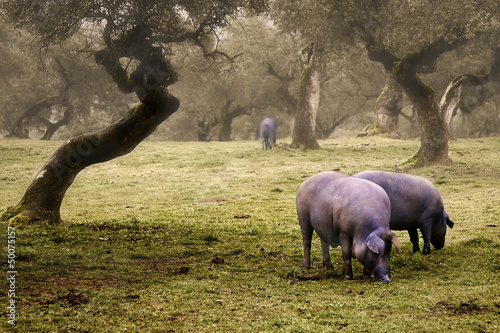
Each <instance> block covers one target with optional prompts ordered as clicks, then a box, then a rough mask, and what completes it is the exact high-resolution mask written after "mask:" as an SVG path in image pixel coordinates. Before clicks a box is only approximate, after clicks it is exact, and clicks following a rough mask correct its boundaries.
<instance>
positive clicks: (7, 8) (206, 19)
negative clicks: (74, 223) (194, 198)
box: [0, 0, 266, 223]
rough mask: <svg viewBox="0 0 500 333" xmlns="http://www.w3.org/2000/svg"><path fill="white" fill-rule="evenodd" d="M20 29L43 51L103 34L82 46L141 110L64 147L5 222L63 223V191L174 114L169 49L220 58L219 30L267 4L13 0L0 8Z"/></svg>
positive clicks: (253, 0)
mask: <svg viewBox="0 0 500 333" xmlns="http://www.w3.org/2000/svg"><path fill="white" fill-rule="evenodd" d="M0 6H1V7H0V14H1V15H5V16H6V17H7V18H8V19H9V20H10V21H11V22H13V23H14V24H15V25H16V26H17V27H19V28H23V29H26V30H28V31H30V32H31V33H32V34H33V35H34V36H35V37H36V41H37V42H38V43H39V44H40V51H41V52H42V53H43V51H44V50H46V49H47V48H49V47H50V46H51V45H53V44H56V43H60V42H64V41H65V40H66V39H68V38H69V37H71V36H72V35H75V34H79V33H81V32H82V31H83V30H88V29H90V28H98V32H97V33H95V34H94V35H92V36H91V38H88V39H87V41H88V43H85V44H84V45H81V48H80V51H82V52H92V54H93V56H94V59H95V61H96V63H97V64H98V65H100V66H103V67H104V69H105V70H106V71H107V73H108V74H109V75H110V76H111V78H112V79H113V80H114V82H115V83H116V85H117V86H118V88H119V89H120V90H121V91H122V92H123V93H126V94H131V93H135V94H136V96H137V98H138V103H136V104H134V105H133V106H132V107H131V108H130V109H129V110H128V112H126V113H125V115H124V116H123V117H122V118H121V119H119V120H118V121H117V122H115V123H113V124H111V125H110V126H108V127H106V128H104V129H102V130H100V131H97V132H94V133H87V134H83V135H81V136H78V137H75V138H72V139H70V140H67V141H66V142H65V143H64V144H63V145H62V146H60V147H59V148H58V149H57V150H56V151H55V152H54V153H53V154H52V156H51V157H50V158H49V159H48V160H47V162H46V163H45V165H44V166H43V167H42V169H41V170H40V172H39V173H38V175H37V176H36V177H35V179H34V180H33V181H32V183H31V184H30V185H29V187H28V189H27V190H26V192H25V193H24V196H23V197H22V199H21V200H20V202H19V203H18V204H17V205H16V206H14V207H12V208H9V209H8V210H7V211H6V212H5V213H4V214H3V216H2V220H10V219H13V218H15V219H18V220H21V221H22V220H30V221H45V222H49V223H59V222H60V221H61V217H60V206H61V202H62V200H63V197H64V195H65V193H66V190H67V189H68V188H69V187H70V186H71V184H72V182H73V181H74V179H75V177H76V176H77V174H78V173H79V172H80V171H82V170H83V169H85V168H86V167H88V166H90V165H92V164H95V163H101V162H105V161H109V160H111V159H113V158H116V157H119V156H122V155H124V154H127V153H129V152H130V151H132V150H133V149H134V148H135V147H136V146H137V145H138V144H139V143H140V142H142V141H143V140H144V139H145V138H146V137H148V136H149V135H150V134H151V133H152V132H153V131H154V130H155V129H156V127H157V126H158V125H159V124H161V123H162V122H163V121H164V120H165V119H167V118H168V117H169V116H170V115H172V114H173V113H174V112H176V111H177V109H178V108H179V100H178V99H177V98H176V97H174V96H172V95H171V94H170V93H169V91H168V86H169V85H171V84H173V83H174V82H175V81H176V80H177V75H176V72H175V71H174V68H173V66H172V64H171V63H170V62H169V61H168V60H167V59H166V52H165V50H166V49H167V46H168V45H169V44H170V43H181V42H188V41H191V42H193V43H194V44H196V45H197V46H199V47H200V48H201V49H202V50H203V51H204V53H205V55H206V56H217V55H220V54H221V52H219V51H218V50H217V48H216V46H217V39H218V35H217V32H218V31H219V29H220V28H221V27H223V26H225V25H226V24H227V19H228V17H229V16H231V15H235V14H236V13H238V12H239V11H243V10H249V11H251V12H259V11H262V10H264V9H265V6H266V3H265V0H233V1H223V0H200V1H177V0H171V1H170V0H165V1H154V0H128V1H124V0H107V1H102V0H89V1H83V2H81V1H49V0H46V1H44V0H37V1H31V0H21V1H19V0H9V1H4V2H3V3H2V4H1V5H0Z"/></svg>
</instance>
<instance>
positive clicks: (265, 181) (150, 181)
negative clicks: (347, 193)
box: [0, 138, 500, 332]
mask: <svg viewBox="0 0 500 333" xmlns="http://www.w3.org/2000/svg"><path fill="white" fill-rule="evenodd" d="M60 144H61V143H60V142H40V141H22V140H10V139H2V140H0V181H1V190H0V191H1V192H0V193H1V197H0V214H1V213H3V212H4V211H5V209H6V207H7V206H12V205H14V204H16V203H17V202H18V201H19V199H20V198H21V196H22V194H23V193H24V190H25V189H26V188H27V186H28V185H29V183H30V182H31V180H32V179H33V178H34V177H35V175H36V174H37V172H38V171H39V169H40V168H41V166H42V165H43V163H44V162H45V160H46V159H47V158H48V157H49V156H50V154H51V153H52V151H54V150H55V149H56V148H57V147H58V146H59V145H60ZM320 144H321V146H322V148H323V149H321V150H316V151H307V152H304V151H301V150H276V151H266V152H262V151H260V143H258V142H257V141H255V142H229V143H217V142H212V143H178V142H151V141H148V142H145V143H143V144H141V145H140V146H139V147H138V148H137V149H136V150H135V151H133V152H132V153H131V154H129V155H127V156H124V157H121V158H118V159H115V160H113V161H111V162H108V163H104V164H100V165H95V166H92V167H90V168H87V169H86V170H84V171H83V172H82V173H81V174H80V175H79V176H78V177H77V179H76V181H75V183H74V184H73V185H72V186H71V188H70V189H69V190H68V192H67V195H66V197H65V200H64V202H63V205H62V211H61V213H62V217H63V219H64V221H65V222H64V224H62V225H59V226H48V225H23V226H17V228H16V246H17V247H16V260H17V261H16V269H17V272H18V273H17V279H16V296H17V298H16V305H17V308H16V315H17V320H16V327H14V328H13V327H11V326H10V325H9V324H7V317H6V316H5V315H3V316H2V319H1V323H0V327H1V328H3V329H4V330H6V329H8V330H10V331H17V332H105V331H109V332H115V331H116V332H123V331H132V332H139V331H140V332H332V331H341V332H443V331H454V332H499V331H500V319H499V318H500V273H499V272H500V256H499V254H500V251H499V250H500V248H499V236H500V235H499V231H500V222H499V220H500V195H499V193H500V138H485V139H468V140H456V141H451V142H450V147H451V154H452V158H453V160H454V161H455V162H456V164H455V165H453V166H442V167H432V168H431V167H429V168H421V169H415V170H410V171H409V172H411V173H414V174H419V175H422V176H424V177H427V178H429V179H430V180H432V181H433V182H434V183H435V184H436V185H437V187H438V188H439V190H440V192H441V194H442V196H443V199H444V202H445V207H446V210H447V212H448V214H449V215H450V217H451V219H452V220H453V221H454V222H455V223H456V226H455V228H454V229H452V230H449V231H448V235H447V239H446V246H445V248H444V249H442V250H439V251H435V250H434V249H432V253H431V255H429V256H423V255H421V254H419V253H417V254H412V253H411V244H410V241H409V238H408V235H407V234H406V232H396V233H397V235H398V236H399V239H400V244H401V246H402V249H403V251H404V252H403V254H402V255H401V256H398V255H397V254H396V253H395V251H393V253H392V257H391V275H392V282H391V283H390V284H385V285H384V284H381V283H379V282H377V281H375V280H373V279H368V278H363V277H362V276H361V275H362V266H361V265H360V264H359V263H358V262H357V261H354V264H353V270H354V275H355V279H354V280H352V281H346V280H344V279H343V277H342V272H341V271H342V262H341V257H340V249H338V248H337V249H333V250H332V252H331V256H332V262H333V264H334V268H335V269H334V270H333V271H327V270H325V269H323V268H322V267H321V250H320V242H319V239H318V238H317V237H316V236H315V237H314V239H313V249H312V258H311V259H312V269H311V270H310V272H307V273H308V274H311V276H313V277H314V279H311V280H306V281H304V280H303V279H301V277H302V276H303V274H304V273H305V270H303V269H302V268H301V267H300V265H301V261H302V254H303V251H302V241H301V234H300V230H299V227H298V222H297V217H296V212H295V194H296V191H297V188H298V187H299V185H300V184H301V183H302V182H303V181H304V180H305V179H306V178H307V177H309V176H311V175H313V174H315V173H317V172H320V171H324V170H338V171H341V172H345V173H348V174H353V173H356V172H359V171H361V170H365V169H385V170H395V169H396V168H397V167H398V165H399V164H401V163H403V162H404V161H405V160H406V159H408V158H409V157H411V156H412V155H413V154H414V153H415V152H416V151H417V149H418V146H419V142H418V141H401V140H391V139H385V138H370V139H357V138H349V139H339V140H327V141H320ZM494 226H496V227H494ZM1 233H2V234H1V235H2V238H1V239H2V244H4V245H2V249H3V250H2V253H1V254H0V259H1V260H2V262H3V263H5V262H6V260H7V258H6V257H7V251H6V245H5V243H6V239H7V236H6V235H7V234H6V225H5V223H4V224H3V225H2V228H1ZM2 267H3V270H2V271H3V275H2V276H4V277H5V276H6V272H7V268H6V265H5V264H4V265H3V266H2ZM4 281H5V279H4ZM7 290H8V286H7V284H6V283H5V284H3V287H2V288H0V294H1V296H2V297H1V298H0V299H2V300H4V301H2V307H3V309H4V310H3V311H4V312H3V313H4V314H5V307H6V304H7V303H6V302H7V300H8V298H7Z"/></svg>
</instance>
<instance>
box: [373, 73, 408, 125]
mask: <svg viewBox="0 0 500 333" xmlns="http://www.w3.org/2000/svg"><path fill="white" fill-rule="evenodd" d="M402 108H403V90H402V89H401V87H400V85H399V84H398V83H397V82H396V81H395V80H394V79H391V80H390V81H389V82H388V83H387V84H386V86H385V87H384V89H383V90H382V93H380V96H379V97H378V99H377V102H376V103H375V110H374V113H375V126H376V127H377V128H379V129H381V130H382V132H383V133H396V132H397V131H398V117H399V114H400V113H401V110H402Z"/></svg>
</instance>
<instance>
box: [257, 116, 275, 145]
mask: <svg viewBox="0 0 500 333" xmlns="http://www.w3.org/2000/svg"><path fill="white" fill-rule="evenodd" d="M277 133H278V125H277V124H276V121H274V119H272V118H265V119H264V120H262V122H261V123H260V140H261V141H262V150H268V149H271V148H273V147H274V146H276V134H277Z"/></svg>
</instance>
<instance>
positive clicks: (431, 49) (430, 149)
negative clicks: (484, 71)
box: [329, 0, 500, 165]
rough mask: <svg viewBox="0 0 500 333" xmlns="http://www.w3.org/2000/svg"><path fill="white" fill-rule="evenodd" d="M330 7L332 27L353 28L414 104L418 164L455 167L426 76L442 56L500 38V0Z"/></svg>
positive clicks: (378, 0) (394, 0)
mask: <svg viewBox="0 0 500 333" xmlns="http://www.w3.org/2000/svg"><path fill="white" fill-rule="evenodd" d="M329 4H330V7H329V13H330V16H331V22H332V24H335V22H337V21H341V22H343V23H347V24H348V25H349V26H350V27H351V28H352V29H353V31H354V34H355V35H357V36H359V37H361V40H362V42H363V43H364V47H365V48H366V50H367V52H368V56H369V58H370V59H371V60H373V61H376V62H379V63H381V64H382V65H383V66H384V68H385V69H386V70H387V72H388V73H389V74H390V75H391V77H392V78H394V80H395V81H396V82H397V83H398V84H399V85H400V86H401V88H402V89H403V91H404V92H405V94H406V96H407V97H408V98H409V100H410V101H411V103H412V104H413V106H414V108H415V111H416V114H417V117H418V120H419V123H420V126H421V145H420V149H419V151H418V152H417V154H415V156H414V158H413V159H412V162H413V163H415V164H419V165H432V164H446V163H449V162H451V158H450V154H449V147H448V139H449V134H448V128H447V125H446V123H445V121H444V120H443V118H442V117H441V114H440V108H439V104H438V102H437V97H436V95H435V91H434V89H433V88H432V87H431V86H430V85H429V84H427V83H426V82H424V81H423V79H422V75H421V74H423V73H426V72H427V73H431V72H434V71H436V64H437V62H438V59H439V58H440V57H441V55H443V54H444V53H446V52H448V51H451V50H453V49H456V48H458V47H461V46H462V45H464V44H465V43H468V42H470V41H471V40H472V39H473V38H475V37H476V36H478V35H481V34H494V35H497V34H498V32H499V31H500V4H499V3H498V1H496V0H485V1H465V0H461V1H455V0H454V1H451V0H446V1H440V2H431V1H428V0H426V1H402V0H389V1H387V0H384V1H382V0H366V1H342V2H341V1H332V2H330V3H329ZM488 47H489V46H488Z"/></svg>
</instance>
